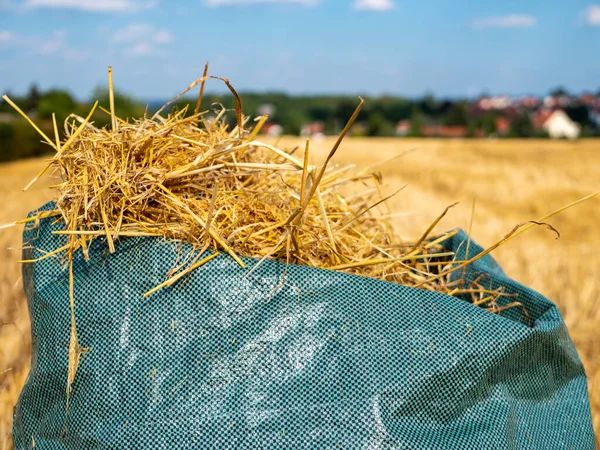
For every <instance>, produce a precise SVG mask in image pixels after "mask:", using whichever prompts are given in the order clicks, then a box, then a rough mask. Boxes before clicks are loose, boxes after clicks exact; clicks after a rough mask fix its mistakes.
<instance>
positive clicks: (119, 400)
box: [13, 204, 594, 450]
mask: <svg viewBox="0 0 600 450" xmlns="http://www.w3.org/2000/svg"><path fill="white" fill-rule="evenodd" d="M51 207H52V205H51V204H48V205H45V206H44V207H43V209H50V208H51ZM53 220H54V219H45V220H42V221H41V223H40V225H39V226H38V227H35V228H30V229H27V230H25V232H24V243H25V245H26V247H25V250H24V256H25V258H26V259H31V258H37V257H40V256H42V255H43V254H44V253H43V251H49V250H53V249H55V248H58V247H60V246H61V245H64V242H65V238H64V236H59V235H55V234H52V231H53V230H57V229H60V225H59V224H52V221H53ZM466 240H467V236H466V235H465V234H464V233H463V232H461V233H460V234H459V235H457V236H456V237H454V238H453V239H452V241H451V242H449V243H448V244H447V245H448V248H449V249H451V250H455V251H457V253H458V254H459V255H458V259H461V258H463V257H464V252H465V251H466V247H467V245H466V242H465V241H466ZM189 249H190V247H189V246H187V245H185V244H181V243H174V242H169V241H165V240H162V239H158V238H129V239H123V240H121V241H120V242H119V244H118V245H117V251H116V253H114V254H110V255H109V254H108V251H107V247H106V245H105V243H104V242H102V241H101V240H100V239H98V240H96V241H95V242H94V243H93V244H92V247H91V249H90V261H89V262H86V261H84V260H83V257H82V255H81V254H78V255H77V256H76V257H75V259H74V265H75V266H74V274H75V275H74V277H75V314H76V319H77V332H78V337H79V342H80V345H81V346H83V347H90V351H89V353H88V354H87V355H85V356H83V358H82V361H81V364H80V366H79V370H78V371H77V376H76V379H75V383H74V386H73V393H72V395H71V398H70V401H69V411H68V414H66V410H65V404H66V397H65V385H66V380H67V358H68V345H69V330H70V308H69V282H68V281H69V275H68V270H65V267H64V264H61V262H60V261H59V260H57V259H56V258H48V259H45V260H42V261H39V262H36V263H34V264H25V265H24V266H23V275H24V276H23V279H24V285H25V290H26V294H27V299H28V305H29V311H30V316H31V325H32V338H33V339H32V347H33V348H32V365H31V371H30V374H29V376H28V378H27V381H26V384H25V386H24V388H23V390H22V393H21V396H20V399H19V401H18V404H17V406H16V408H15V413H14V424H13V438H14V445H15V448H16V449H19V450H20V449H30V448H32V443H33V442H35V449H42V450H45V449H128V450H142V449H144V450H146V449H535V450H539V449H577V450H579V449H584V450H585V449H589V450H592V449H593V448H594V436H593V429H592V425H591V415H590V406H589V399H588V394H587V382H586V378H585V373H584V370H583V367H582V364H581V362H580V360H579V357H578V355H577V353H576V350H575V347H574V345H573V343H572V341H571V339H570V337H569V334H568V331H567V329H566V327H565V324H564V322H563V320H562V317H561V315H560V313H559V312H558V310H557V308H556V307H555V305H553V304H552V303H551V302H550V301H549V300H547V299H545V298H544V297H543V296H542V295H540V294H538V293H536V292H534V291H532V290H530V289H528V288H526V287H524V286H522V285H520V284H518V283H516V282H515V281H512V280H510V279H509V278H508V277H506V275H505V274H504V273H503V272H502V270H501V269H500V268H499V267H498V265H497V264H496V263H495V262H494V260H493V259H492V258H490V257H485V258H483V259H481V260H480V261H478V262H477V263H475V264H473V265H472V267H469V269H468V271H467V273H466V276H467V278H471V279H473V278H476V277H481V276H483V277H485V279H486V280H489V281H488V282H489V283H491V285H492V287H498V286H504V288H505V289H506V291H507V292H509V293H514V294H518V297H517V298H516V299H515V298H509V299H508V300H506V301H515V300H518V301H519V302H521V303H522V304H523V305H524V306H525V309H526V311H527V313H528V316H527V315H525V314H524V313H523V312H522V309H520V308H512V309H510V310H507V311H505V312H503V313H502V314H501V315H494V314H491V313H489V312H488V311H485V310H483V309H481V308H479V307H476V306H474V305H472V304H471V303H469V302H467V301H465V300H463V299H460V298H455V297H450V296H447V295H443V294H439V293H433V292H429V291H424V290H419V289H414V288H408V287H405V286H400V285H396V284H392V283H388V282H384V281H379V280H373V279H369V278H364V277H358V276H354V275H348V274H343V273H338V272H333V271H325V270H320V269H315V268H309V267H303V266H295V265H291V266H289V267H288V268H287V272H286V276H285V282H284V283H283V284H282V275H283V274H284V272H285V271H286V265H285V264H283V263H280V262H276V261H265V262H264V263H263V264H262V265H261V266H260V267H259V268H258V269H257V270H256V271H255V272H253V273H252V274H251V275H250V276H246V275H247V272H248V269H246V270H244V269H241V268H240V267H239V266H238V265H237V264H236V263H235V262H234V261H233V260H232V259H231V258H230V257H229V256H226V255H221V256H219V257H217V258H215V259H214V260H212V261H210V262H209V263H207V264H206V265H205V266H202V267H201V268H199V269H198V270H196V271H194V272H193V273H192V274H191V275H190V276H189V277H187V278H186V279H184V280H180V281H179V282H178V283H177V284H175V285H174V286H172V287H170V288H165V289H163V290H161V291H159V292H158V293H157V294H155V295H154V296H152V297H150V298H149V299H146V300H145V299H143V298H142V294H143V293H144V292H146V291H148V290H149V289H151V288H152V287H154V286H156V285H157V284H159V283H161V282H162V281H164V280H165V278H166V276H167V273H168V272H169V271H170V270H171V269H172V268H173V267H175V266H176V265H177V264H178V262H177V261H179V263H181V259H182V257H183V256H184V255H185V254H186V252H189ZM481 250H482V249H481V248H480V247H479V246H477V245H476V244H474V243H473V242H471V243H470V246H469V253H470V254H471V255H474V254H476V253H478V252H480V251H481ZM245 262H246V264H247V266H248V267H252V266H253V265H254V264H255V263H256V260H252V259H246V260H245ZM480 279H481V278H480Z"/></svg>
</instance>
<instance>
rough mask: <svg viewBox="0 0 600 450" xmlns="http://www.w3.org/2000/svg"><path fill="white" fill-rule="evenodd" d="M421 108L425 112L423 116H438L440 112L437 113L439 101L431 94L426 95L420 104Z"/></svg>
mask: <svg viewBox="0 0 600 450" xmlns="http://www.w3.org/2000/svg"><path fill="white" fill-rule="evenodd" d="M419 107H420V109H421V111H423V114H425V115H428V116H434V115H436V114H437V112H438V111H437V110H438V103H437V100H436V99H435V97H434V95H433V93H431V92H427V93H425V95H424V96H423V98H422V99H421V101H420V102H419Z"/></svg>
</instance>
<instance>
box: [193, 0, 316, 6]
mask: <svg viewBox="0 0 600 450" xmlns="http://www.w3.org/2000/svg"><path fill="white" fill-rule="evenodd" d="M320 1H321V0H204V4H205V5H206V6H209V7H212V8H216V7H219V6H243V5H284V4H287V5H301V6H315V5H316V4H317V3H319V2H320Z"/></svg>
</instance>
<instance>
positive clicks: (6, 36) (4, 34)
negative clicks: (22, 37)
mask: <svg viewBox="0 0 600 450" xmlns="http://www.w3.org/2000/svg"><path fill="white" fill-rule="evenodd" d="M18 41H19V36H17V35H16V34H15V33H13V32H12V31H9V30H0V45H12V44H15V43H16V42H18Z"/></svg>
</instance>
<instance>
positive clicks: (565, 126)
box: [542, 109, 581, 139]
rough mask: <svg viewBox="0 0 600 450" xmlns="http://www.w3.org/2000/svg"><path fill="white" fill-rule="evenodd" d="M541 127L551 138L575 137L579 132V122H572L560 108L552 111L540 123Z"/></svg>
mask: <svg viewBox="0 0 600 450" xmlns="http://www.w3.org/2000/svg"><path fill="white" fill-rule="evenodd" d="M542 128H543V129H544V131H546V132H547V133H548V135H549V136H550V137H551V138H553V139H560V138H567V139H577V138H578V137H579V134H580V133H581V127H580V126H579V124H578V123H576V122H573V121H572V120H571V118H570V117H569V116H568V115H567V113H565V112H564V111H563V110H562V109H557V110H556V111H554V112H552V114H550V116H549V117H548V118H547V119H546V120H545V121H544V123H543V124H542Z"/></svg>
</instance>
